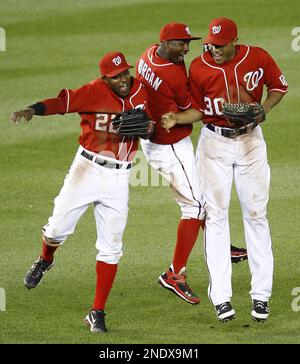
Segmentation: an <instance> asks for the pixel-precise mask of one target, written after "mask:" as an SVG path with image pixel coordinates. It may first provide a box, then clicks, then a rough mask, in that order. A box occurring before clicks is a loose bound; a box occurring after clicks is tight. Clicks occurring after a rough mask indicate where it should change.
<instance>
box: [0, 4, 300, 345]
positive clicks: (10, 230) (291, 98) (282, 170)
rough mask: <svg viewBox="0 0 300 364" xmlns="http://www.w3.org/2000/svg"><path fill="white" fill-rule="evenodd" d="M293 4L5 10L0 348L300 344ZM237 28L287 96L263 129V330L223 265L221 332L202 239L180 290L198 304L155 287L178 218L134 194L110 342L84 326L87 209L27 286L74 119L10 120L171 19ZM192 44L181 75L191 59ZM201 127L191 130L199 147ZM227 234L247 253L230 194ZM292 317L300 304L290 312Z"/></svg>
mask: <svg viewBox="0 0 300 364" xmlns="http://www.w3.org/2000/svg"><path fill="white" fill-rule="evenodd" d="M299 13H300V3H299V1H297V0H285V1H280V0H273V1H271V0H268V1H264V2H263V3H262V2H261V1H258V0H253V1H251V4H250V5H249V2H248V1H241V0H229V1H219V0H218V1H217V0H209V1H208V0H205V1H200V0H198V1H196V0H186V1H181V0H172V1H166V0H164V1H154V0H153V1H151V0H149V1H142V0H141V1H137V0H126V1H125V0H98V1H97V0H86V1H84V2H83V1H71V0H65V1H63V2H62V1H58V0H51V1H50V0H1V3H0V27H2V28H4V29H5V31H6V51H5V52H4V51H3V52H0V85H1V87H0V99H1V108H0V123H1V145H0V151H1V153H0V165H1V168H0V171H1V172H0V173H1V178H0V184H1V185H0V196H1V204H0V211H1V219H0V239H1V243H0V287H2V288H4V289H5V292H6V299H7V301H6V311H0V343H103V344H107V343H112V344H113V343H144V344H147V343H161V344H165V343H174V344H179V343H183V344H185V343H300V311H299V312H296V311H293V310H292V301H293V299H294V298H295V297H294V296H292V289H293V288H294V287H298V286H300V275H299V271H300V268H299V267H300V265H299V262H300V249H299V240H300V236H299V235H300V234H299V233H300V224H299V217H300V214H299V213H300V187H299V186H300V165H299V161H300V152H299V151H300V147H299V145H300V143H299V135H300V123H299V115H300V104H299V93H300V74H299V63H300V52H294V51H293V50H292V48H291V42H292V39H293V37H292V35H291V31H292V29H293V28H294V27H300V19H299ZM218 16H227V17H231V18H233V19H234V20H235V21H236V22H237V24H238V26H239V31H240V41H241V43H247V44H253V45H258V46H261V47H263V48H265V49H266V50H268V51H269V52H270V53H271V54H272V55H273V57H274V58H275V59H276V61H277V62H278V63H279V65H280V66H281V68H282V70H283V71H284V73H285V75H286V78H287V80H288V81H289V93H288V94H287V96H286V97H285V99H284V100H283V102H282V103H281V104H280V105H279V106H278V107H276V108H275V109H274V110H273V111H272V112H271V113H270V115H269V116H268V121H267V122H266V123H265V124H264V125H263V130H264V135H265V139H266V141H267V143H268V153H269V161H270V164H271V170H272V181H271V193H270V203H269V213H268V215H269V221H270V225H271V229H272V237H273V246H274V255H275V273H274V289H273V296H272V300H271V302H270V306H271V315H270V319H269V320H268V321H267V322H266V323H265V324H256V323H254V322H252V321H251V319H250V309H251V302H250V296H249V294H248V292H249V290H250V273H249V268H248V264H247V263H242V264H239V265H235V266H233V289H234V294H233V298H232V303H233V306H234V308H235V310H236V312H237V318H236V320H235V321H233V322H230V323H227V324H220V323H218V322H217V320H216V317H215V313H214V310H213V307H212V305H211V304H210V302H209V300H208V298H207V284H208V274H207V271H206V266H205V261H204V257H203V248H202V235H200V236H199V239H198V243H197V245H196V247H195V249H194V250H193V252H192V255H191V258H190V261H189V265H188V273H189V284H190V285H191V287H192V288H193V290H194V291H195V292H197V293H199V294H200V296H201V298H202V302H201V303H200V305H198V306H195V307H193V306H190V305H188V304H186V303H185V302H183V301H181V300H179V299H178V298H177V297H175V295H171V294H170V293H169V292H167V291H166V290H164V289H162V288H160V287H159V285H158V283H157V277H158V276H159V274H161V272H162V271H164V270H165V269H166V268H167V267H168V265H169V264H170V260H171V258H172V255H173V249H174V245H175V237H176V227H177V222H178V219H179V218H180V211H179V208H178V207H177V205H176V203H175V202H174V200H173V197H172V194H171V191H170V190H169V188H167V187H164V186H160V187H141V186H137V187H134V188H131V191H130V212H129V220H128V225H127V228H126V231H125V234H124V256H123V258H122V260H121V262H120V265H119V271H118V275H117V279H116V282H115V284H114V286H113V289H112V291H111V295H110V297H109V300H108V303H107V307H106V312H107V319H106V322H107V326H108V328H109V332H108V333H107V334H106V335H103V336H100V335H95V334H92V333H90V332H89V331H88V330H87V328H86V327H85V326H84V325H83V318H84V316H85V315H86V313H87V312H88V311H89V309H90V306H91V304H92V301H93V295H94V285H95V255H96V250H95V247H94V244H95V238H96V233H95V222H94V216H93V211H92V209H89V210H88V212H87V213H86V215H85V216H84V217H83V218H82V220H80V222H79V224H78V226H77V229H76V232H75V234H74V235H73V236H71V237H70V238H69V239H68V240H67V241H66V243H65V244H64V246H63V247H62V248H61V249H60V250H59V251H58V252H57V254H56V265H55V267H54V268H53V270H52V271H51V272H49V274H48V275H47V276H46V277H45V279H44V281H43V283H42V284H41V285H40V286H39V287H38V288H37V289H35V290H31V291H27V290H26V289H25V288H24V286H23V278H24V274H25V272H26V271H27V269H28V268H29V267H30V265H31V264H32V262H33V261H34V260H35V259H36V258H37V256H38V255H39V253H40V235H41V233H40V230H41V227H42V226H43V225H44V224H45V223H46V221H47V219H48V216H49V215H50V214H51V212H52V208H53V199H54V197H55V196H56V195H57V194H58V192H59V189H60V187H61V186H62V182H63V178H64V176H65V174H66V172H67V170H68V167H69V165H70V163H71V161H72V159H73V156H74V154H75V151H76V150H77V146H78V144H77V138H78V135H79V133H80V127H79V121H80V119H79V117H78V116H77V115H66V116H54V117H48V118H38V117H36V118H35V119H34V120H33V121H32V122H31V123H29V124H28V125H27V124H22V125H19V126H17V127H15V126H13V125H11V124H10V121H9V115H10V113H11V112H13V111H15V110H18V109H20V108H23V107H24V106H27V105H29V104H31V103H33V102H36V101H38V100H40V99H42V98H46V97H50V96H55V95H56V94H57V93H58V91H59V90H60V89H61V88H65V87H68V88H75V87H78V86H80V85H82V84H84V83H86V82H88V81H90V80H92V79H94V78H95V77H97V76H98V61H99V59H100V57H101V56H102V55H103V54H104V53H105V52H107V51H110V50H121V51H123V52H124V53H125V55H126V56H127V58H128V61H129V62H132V63H135V61H136V59H137V57H138V56H139V55H140V54H141V53H142V52H143V50H144V49H145V48H146V47H147V46H148V45H149V44H151V43H152V42H153V43H154V42H156V41H157V40H158V34H159V29H160V28H161V26H163V25H164V24H165V23H167V22H170V21H172V20H175V21H179V22H185V23H187V24H188V25H189V26H190V29H191V31H192V34H195V35H202V36H205V35H206V33H207V25H208V23H209V21H210V19H212V18H214V17H218ZM200 44H201V43H200V42H196V41H195V42H192V44H191V51H190V53H189V55H188V56H187V57H186V63H187V65H189V64H190V62H191V61H192V59H193V58H194V57H196V56H197V55H198V54H199V51H200V49H201V48H200ZM199 129H200V125H198V126H196V127H195V129H194V133H193V141H194V142H196V140H197V137H198V134H199ZM230 213H231V216H230V221H231V235H232V241H233V242H234V243H235V244H236V245H241V246H245V242H244V236H243V229H242V218H241V211H240V208H239V204H238V201H237V198H236V194H235V192H234V191H233V196H232V203H231V210H230ZM0 307H1V306H0ZM299 308H300V307H299Z"/></svg>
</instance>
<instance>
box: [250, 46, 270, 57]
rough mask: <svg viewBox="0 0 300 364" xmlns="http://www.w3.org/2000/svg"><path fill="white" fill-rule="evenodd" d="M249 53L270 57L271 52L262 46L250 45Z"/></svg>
mask: <svg viewBox="0 0 300 364" xmlns="http://www.w3.org/2000/svg"><path fill="white" fill-rule="evenodd" d="M247 47H249V53H251V55H256V56H261V57H268V56H269V55H270V54H269V53H268V52H267V51H266V50H265V49H264V48H262V47H258V46H255V45H249V46H247Z"/></svg>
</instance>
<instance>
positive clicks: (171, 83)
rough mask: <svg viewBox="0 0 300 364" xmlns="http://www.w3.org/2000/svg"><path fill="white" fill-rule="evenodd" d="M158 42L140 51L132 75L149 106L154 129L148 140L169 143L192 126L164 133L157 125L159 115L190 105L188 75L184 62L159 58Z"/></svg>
mask: <svg viewBox="0 0 300 364" xmlns="http://www.w3.org/2000/svg"><path fill="white" fill-rule="evenodd" d="M157 48H158V45H153V46H151V47H150V48H148V49H146V51H145V52H144V53H143V54H142V56H141V57H140V59H139V60H138V62H137V66H136V78H137V79H139V80H140V81H141V82H142V83H143V84H144V85H145V87H146V89H147V93H148V96H149V109H150V113H151V115H152V119H153V120H154V121H156V128H155V132H154V134H153V136H152V137H151V139H150V140H151V141H152V142H154V143H158V144H172V143H176V142H178V141H179V140H181V139H183V138H185V137H186V136H188V135H190V134H191V132H192V125H191V124H188V125H175V126H174V127H173V128H172V129H170V132H169V133H168V132H167V131H166V130H165V129H164V128H162V127H161V126H160V119H161V116H162V115H163V114H165V113H167V112H169V111H173V112H175V113H176V112H179V111H184V110H185V109H188V108H189V107H191V96H190V93H189V90H188V78H187V73H186V68H185V64H184V63H183V62H182V63H181V64H175V63H172V62H170V61H167V60H165V59H162V58H160V57H159V56H158V55H157V54H156V51H157Z"/></svg>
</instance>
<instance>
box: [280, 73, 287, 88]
mask: <svg viewBox="0 0 300 364" xmlns="http://www.w3.org/2000/svg"><path fill="white" fill-rule="evenodd" d="M279 80H280V82H281V83H282V85H283V86H287V85H288V83H287V80H286V79H285V78H284V76H283V75H281V76H280V77H279Z"/></svg>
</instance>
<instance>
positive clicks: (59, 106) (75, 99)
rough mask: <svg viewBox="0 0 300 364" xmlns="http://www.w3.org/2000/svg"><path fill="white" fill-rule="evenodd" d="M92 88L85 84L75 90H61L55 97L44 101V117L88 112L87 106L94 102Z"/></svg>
mask: <svg viewBox="0 0 300 364" xmlns="http://www.w3.org/2000/svg"><path fill="white" fill-rule="evenodd" d="M94 95H95V92H94V88H93V87H91V84H86V85H84V86H82V87H80V88H78V89H76V90H69V89H63V90H61V91H60V93H59V94H58V96H57V97H55V98H50V99H45V100H42V101H41V102H42V103H43V104H44V105H45V108H46V109H45V115H53V114H66V113H72V112H83V111H89V110H88V109H89V104H90V103H92V102H93V101H94Z"/></svg>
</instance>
